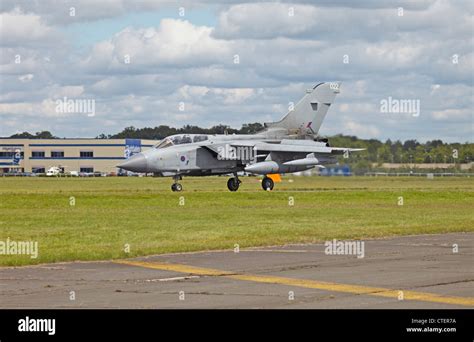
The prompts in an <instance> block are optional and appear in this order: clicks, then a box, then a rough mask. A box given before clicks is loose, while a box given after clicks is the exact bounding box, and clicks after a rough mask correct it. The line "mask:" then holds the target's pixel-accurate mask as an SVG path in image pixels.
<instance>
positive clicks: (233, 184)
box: [227, 176, 242, 191]
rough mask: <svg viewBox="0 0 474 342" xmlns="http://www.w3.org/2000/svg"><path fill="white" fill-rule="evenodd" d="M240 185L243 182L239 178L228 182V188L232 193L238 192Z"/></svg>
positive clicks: (233, 178) (230, 179)
mask: <svg viewBox="0 0 474 342" xmlns="http://www.w3.org/2000/svg"><path fill="white" fill-rule="evenodd" d="M240 183H242V182H241V181H240V179H239V178H238V177H237V176H235V177H232V178H229V180H228V181H227V188H228V189H229V190H230V191H237V190H239V186H240Z"/></svg>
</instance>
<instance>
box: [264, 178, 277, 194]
mask: <svg viewBox="0 0 474 342" xmlns="http://www.w3.org/2000/svg"><path fill="white" fill-rule="evenodd" d="M274 185H275V183H274V182H273V179H271V178H270V177H267V176H265V177H263V179H262V189H263V190H265V191H271V190H273V186H274Z"/></svg>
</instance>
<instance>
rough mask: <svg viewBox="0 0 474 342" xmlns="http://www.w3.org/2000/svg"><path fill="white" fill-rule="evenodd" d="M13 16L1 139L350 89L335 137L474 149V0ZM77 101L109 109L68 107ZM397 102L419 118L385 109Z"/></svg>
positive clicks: (225, 115) (136, 6) (227, 4)
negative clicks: (332, 85) (64, 107)
mask: <svg viewBox="0 0 474 342" xmlns="http://www.w3.org/2000/svg"><path fill="white" fill-rule="evenodd" d="M356 4H357V5H356ZM355 6H357V7H355ZM0 12H1V14H0V49H1V50H0V77H1V78H0V120H1V121H0V136H8V135H11V134H14V133H16V132H20V131H30V132H36V131H39V130H50V131H51V132H52V133H53V134H55V135H58V136H61V137H94V136H96V135H98V134H100V133H116V132H118V131H121V130H122V129H123V128H124V127H126V126H132V125H133V126H135V127H145V126H157V125H162V124H163V125H170V126H177V127H180V126H183V125H185V124H193V125H199V126H202V127H210V126H212V125H216V124H221V123H222V124H227V125H230V126H232V127H240V126H241V124H243V123H248V122H262V123H263V122H268V121H275V120H278V119H279V118H280V117H281V116H283V115H284V114H285V113H286V112H287V110H288V106H289V103H290V102H296V101H298V100H299V99H300V98H301V97H302V96H303V95H304V92H305V89H307V88H310V87H312V86H313V85H315V84H316V83H319V82H321V81H341V82H342V86H341V93H340V94H339V95H338V97H337V98H336V102H335V104H334V105H333V106H332V107H331V109H330V111H329V113H328V116H327V118H326V120H325V122H324V123H323V126H322V127H321V131H320V134H322V135H332V134H337V133H343V134H348V135H357V136H359V137H363V138H377V139H383V140H385V139H387V138H390V139H401V140H405V139H410V138H415V139H418V140H419V141H426V140H430V139H443V140H446V141H451V142H454V141H460V142H465V141H470V142H473V141H474V139H473V136H474V134H473V131H474V127H473V121H474V120H473V108H474V94H473V90H474V87H473V72H474V71H473V70H474V65H473V64H474V53H473V47H474V19H473V13H474V3H473V2H472V1H468V0H466V1H462V0H457V1H454V0H453V1H445V0H421V1H416V2H415V1H403V0H398V1H383V0H377V1H376V0H365V1H357V2H356V1H352V0H335V1H329V0H327V1H321V2H316V4H315V2H309V1H307V2H305V1H303V2H288V3H285V2H257V3H240V2H238V1H222V2H216V1H201V2H196V1H188V0H183V1H180V2H179V3H178V2H171V1H167V2H163V1H131V0H129V1H126V0H101V1H94V0H84V1H79V0H77V1H72V0H56V1H52V0H41V1H39V0H38V1H34V0H31V1H27V0H20V1H18V0H15V1H10V0H2V1H1V2H0ZM64 97H66V98H67V99H70V100H74V101H77V100H94V101H95V114H94V115H90V113H89V114H87V113H84V112H72V113H71V112H61V111H59V110H58V109H57V102H56V101H57V100H59V99H63V100H64ZM389 99H392V100H395V101H398V100H400V101H402V100H403V101H405V103H410V104H413V105H414V106H415V105H416V104H417V103H418V104H419V109H420V110H419V115H417V113H414V111H413V110H412V111H410V110H398V111H397V110H396V108H394V107H390V108H391V109H392V110H389V111H388V112H387V111H385V110H383V109H382V106H381V103H383V102H384V100H389ZM407 101H408V102H407ZM393 103H394V102H393V101H392V104H393Z"/></svg>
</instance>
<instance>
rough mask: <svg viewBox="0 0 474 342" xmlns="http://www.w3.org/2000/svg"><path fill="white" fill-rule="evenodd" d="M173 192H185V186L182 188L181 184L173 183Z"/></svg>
mask: <svg viewBox="0 0 474 342" xmlns="http://www.w3.org/2000/svg"><path fill="white" fill-rule="evenodd" d="M171 190H172V191H173V192H180V191H181V190H183V186H182V185H181V184H179V183H173V184H172V185H171Z"/></svg>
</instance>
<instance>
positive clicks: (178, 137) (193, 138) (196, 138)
mask: <svg viewBox="0 0 474 342" xmlns="http://www.w3.org/2000/svg"><path fill="white" fill-rule="evenodd" d="M208 139H209V137H208V136H207V135H204V134H175V135H170V136H169V137H166V138H164V139H163V140H161V141H160V142H159V143H158V144H156V145H155V146H154V148H157V149H161V148H166V147H170V146H174V145H183V144H191V143H196V142H200V141H205V140H208Z"/></svg>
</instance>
